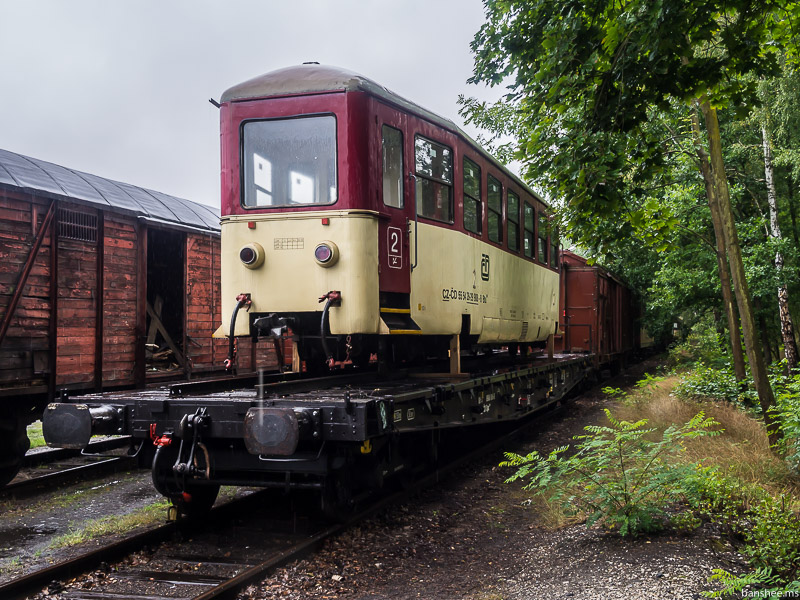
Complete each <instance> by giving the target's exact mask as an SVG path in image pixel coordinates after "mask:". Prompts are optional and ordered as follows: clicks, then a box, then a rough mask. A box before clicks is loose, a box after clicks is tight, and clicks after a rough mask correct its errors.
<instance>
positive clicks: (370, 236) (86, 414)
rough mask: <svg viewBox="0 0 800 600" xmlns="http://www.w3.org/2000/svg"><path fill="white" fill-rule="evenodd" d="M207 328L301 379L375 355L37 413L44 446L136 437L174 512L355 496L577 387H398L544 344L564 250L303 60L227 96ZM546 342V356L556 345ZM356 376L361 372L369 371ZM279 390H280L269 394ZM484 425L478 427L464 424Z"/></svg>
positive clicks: (449, 148)
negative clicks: (437, 361)
mask: <svg viewBox="0 0 800 600" xmlns="http://www.w3.org/2000/svg"><path fill="white" fill-rule="evenodd" d="M220 112H221V138H222V219H221V236H222V242H221V267H222V274H221V289H222V291H221V294H222V303H223V308H222V325H221V326H220V328H219V329H218V330H217V332H216V334H215V335H216V336H218V337H220V336H223V337H227V338H228V339H229V342H230V346H229V353H228V358H227V364H228V366H229V367H231V368H233V367H235V365H236V364H237V361H238V360H239V358H238V357H237V356H236V353H235V345H234V341H235V340H236V339H237V338H242V339H247V338H255V339H258V338H259V337H264V336H265V337H267V338H269V337H272V338H276V339H277V338H284V339H285V338H286V337H287V336H291V338H292V339H293V340H294V341H295V342H296V347H297V348H298V352H299V355H300V358H301V359H302V360H303V361H305V365H306V370H308V371H325V370H327V369H328V368H329V367H331V366H332V365H335V364H337V363H339V362H344V363H348V362H352V363H355V364H356V365H357V366H356V368H354V369H353V370H354V371H358V365H359V364H361V365H364V364H365V363H366V362H368V361H369V359H370V356H371V355H375V354H377V356H378V357H379V361H381V363H382V364H392V365H394V366H395V367H396V368H395V369H386V370H385V371H384V372H383V373H382V372H381V371H376V373H377V374H376V375H375V379H373V380H371V381H367V382H366V383H365V382H363V381H362V382H361V383H360V384H359V385H350V386H340V387H338V388H334V389H315V383H314V381H313V380H311V381H310V382H309V381H306V380H301V381H300V382H299V383H298V386H299V387H297V388H296V389H294V390H293V391H288V390H287V388H286V387H285V386H284V387H278V388H270V387H269V386H267V387H261V388H260V392H261V393H260V394H259V395H256V394H255V393H253V392H252V391H250V392H238V393H219V394H212V395H205V396H196V395H192V394H188V395H187V394H182V393H181V392H178V393H176V394H174V395H171V396H169V397H167V396H165V395H161V396H159V395H158V394H156V393H153V394H149V395H146V396H139V397H133V396H115V397H98V398H92V399H88V400H86V401H81V402H80V403H54V404H51V405H50V406H48V408H47V411H46V413H45V419H44V426H45V427H44V433H45V438H46V439H47V441H48V444H50V445H54V446H62V447H77V448H79V447H83V446H84V445H85V444H86V443H87V442H88V439H89V436H90V435H91V434H92V433H97V432H99V431H101V430H105V431H115V432H120V433H130V434H131V435H133V436H134V439H135V440H137V448H139V449H140V450H139V451H140V458H143V460H144V461H145V462H146V463H147V464H150V466H151V468H152V471H153V480H154V483H155V485H156V487H157V488H158V489H159V490H160V491H161V492H162V493H164V494H165V495H166V496H169V497H170V498H172V499H173V501H174V502H175V503H176V504H177V505H178V506H179V508H180V509H181V510H183V511H185V512H193V511H198V510H204V509H206V508H208V507H209V505H210V504H211V503H212V502H213V500H214V498H215V496H216V493H217V490H218V488H219V485H221V484H234V485H256V486H263V487H269V486H280V487H286V488H293V487H294V488H314V489H320V490H321V491H322V498H323V504H324V505H327V506H337V505H340V504H347V501H348V500H347V499H348V498H349V495H350V493H351V492H352V491H353V490H354V489H362V488H363V489H369V488H375V487H380V486H381V485H382V484H383V481H384V479H385V478H387V477H392V476H396V475H398V474H400V473H407V472H409V471H413V470H414V469H415V468H417V467H419V466H421V465H426V464H428V465H429V464H433V463H435V461H436V457H437V455H438V453H439V451H440V450H442V449H443V448H446V447H447V446H448V444H450V443H451V442H452V440H454V439H455V438H457V437H459V436H461V437H464V436H466V437H467V438H469V439H472V438H471V436H473V435H477V432H478V430H481V431H485V430H486V429H490V428H492V425H494V424H497V423H507V422H510V421H516V420H519V419H522V418H525V417H527V416H529V415H530V414H531V413H532V412H535V411H536V410H540V409H544V408H546V407H548V406H551V405H552V404H553V403H554V402H558V401H560V400H561V399H562V398H564V396H565V395H566V394H567V393H569V391H570V390H572V389H573V388H574V387H575V386H577V385H579V384H580V383H581V381H583V380H584V378H585V374H586V370H587V369H589V368H591V358H590V357H589V356H587V355H571V356H560V357H555V358H553V359H552V360H534V359H533V358H529V359H528V360H527V361H525V362H524V363H518V364H517V366H516V367H514V368H511V369H509V370H505V371H502V372H497V373H493V374H491V375H484V376H481V377H475V378H472V379H469V378H463V377H461V378H460V377H458V376H455V377H451V378H450V379H444V380H436V379H434V380H424V381H421V382H420V381H416V382H415V381H407V380H405V379H403V377H402V374H403V370H402V367H403V363H410V362H413V361H414V360H415V359H416V358H419V357H424V356H426V355H429V354H438V353H439V352H440V351H449V353H450V358H451V362H450V371H451V373H449V374H448V375H449V376H450V375H457V373H455V372H457V371H459V363H458V357H459V356H460V351H461V346H462V345H468V346H470V347H472V346H492V345H494V346H501V345H502V346H507V347H510V348H517V349H518V348H519V346H520V345H521V346H523V347H527V346H529V345H532V344H539V345H541V344H544V343H545V342H546V341H547V340H548V339H549V338H552V336H553V335H554V334H555V333H556V332H557V330H558V303H559V250H558V239H557V235H556V231H554V230H553V229H552V228H551V226H550V217H549V211H548V207H547V206H546V204H545V203H544V202H543V201H542V199H541V198H539V197H538V196H537V195H536V194H534V193H533V192H532V191H531V190H530V189H528V188H527V187H526V186H525V185H524V184H523V183H522V182H521V181H520V180H519V179H518V178H516V177H515V176H514V175H512V174H511V173H510V172H508V171H507V170H506V169H505V168H504V167H503V166H502V165H500V164H499V163H498V162H497V161H496V160H494V159H493V158H492V157H491V156H490V155H488V154H487V153H486V152H484V151H483V150H482V149H481V148H480V147H479V146H478V144H476V143H475V142H473V141H472V140H471V139H470V138H469V137H468V136H467V135H466V134H465V133H463V132H462V131H461V130H460V129H459V128H458V127H457V126H455V125H454V124H453V123H452V122H451V121H449V120H446V119H443V118H441V117H439V116H437V115H435V114H433V113H431V112H430V111H428V110H426V109H424V108H422V107H420V106H417V105H416V104H413V103H411V102H409V101H407V100H405V99H403V98H401V97H400V96H398V95H396V94H394V93H392V92H390V91H388V90H387V89H386V88H384V87H382V86H380V85H378V84H377V83H375V82H373V81H371V80H369V79H367V78H364V77H362V76H360V75H357V74H355V73H352V72H349V71H345V70H342V69H338V68H332V67H323V66H320V65H318V64H306V65H302V66H298V67H290V68H287V69H282V70H278V71H273V72H271V73H267V74H266V75H263V76H261V77H257V78H255V79H252V80H250V81H247V82H245V83H243V84H240V85H237V86H234V87H232V88H231V89H229V90H228V91H226V92H225V93H224V94H223V96H222V99H221V103H220ZM551 348H552V346H551ZM364 372H365V373H367V374H368V373H369V372H370V371H369V370H364ZM270 390H274V391H272V392H271V391H270ZM476 426H483V427H476Z"/></svg>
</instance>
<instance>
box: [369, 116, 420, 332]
mask: <svg viewBox="0 0 800 600" xmlns="http://www.w3.org/2000/svg"><path fill="white" fill-rule="evenodd" d="M376 113H377V121H376V124H377V128H376V129H377V130H376V132H375V137H376V139H377V152H378V156H377V161H376V162H377V165H378V171H379V175H378V203H379V207H380V208H379V210H380V212H381V219H380V225H379V227H378V232H379V240H378V252H379V255H380V258H379V265H380V275H379V283H380V305H381V313H382V316H384V314H383V313H387V314H395V315H399V314H408V313H405V311H407V310H408V309H409V308H410V306H409V297H410V292H411V267H410V265H411V262H410V260H411V258H412V257H411V252H410V250H411V248H410V246H409V228H410V227H413V224H414V206H413V204H414V202H413V187H412V185H411V182H410V181H409V171H410V170H411V165H412V164H413V163H412V162H411V160H410V159H411V156H410V152H411V150H410V148H411V145H410V143H409V140H408V139H407V137H408V136H407V133H408V132H407V125H406V116H405V115H404V114H403V113H401V112H399V111H396V110H394V109H393V108H391V107H389V106H387V105H385V104H381V103H380V102H376ZM401 310H402V311H404V312H403V313H400V312H394V311H401ZM384 320H386V319H384ZM390 328H392V327H391V326H390Z"/></svg>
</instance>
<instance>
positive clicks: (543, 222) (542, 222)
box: [539, 213, 550, 264]
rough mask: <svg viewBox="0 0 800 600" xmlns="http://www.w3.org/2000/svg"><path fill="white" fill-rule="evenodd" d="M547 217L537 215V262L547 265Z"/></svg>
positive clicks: (540, 214)
mask: <svg viewBox="0 0 800 600" xmlns="http://www.w3.org/2000/svg"><path fill="white" fill-rule="evenodd" d="M549 224H550V223H549V221H548V220H547V215H545V214H542V213H539V262H541V263H544V264H547V229H548V227H549Z"/></svg>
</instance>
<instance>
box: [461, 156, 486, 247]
mask: <svg viewBox="0 0 800 600" xmlns="http://www.w3.org/2000/svg"><path fill="white" fill-rule="evenodd" d="M482 219H483V215H482V213H481V168H480V167H479V166H478V165H476V164H475V163H474V162H472V161H471V160H470V159H468V158H465V159H464V229H466V230H467V231H471V232H473V233H478V234H479V233H480V232H481V220H482Z"/></svg>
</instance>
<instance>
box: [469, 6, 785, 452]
mask: <svg viewBox="0 0 800 600" xmlns="http://www.w3.org/2000/svg"><path fill="white" fill-rule="evenodd" d="M485 6H486V15H487V22H486V23H485V24H484V25H483V27H482V28H481V29H480V31H479V32H478V33H477V34H476V36H475V38H474V40H473V44H472V49H473V51H474V53H475V69H474V76H473V77H472V79H471V81H472V82H486V83H489V84H492V85H496V84H499V83H501V82H504V81H510V84H509V92H508V94H507V95H506V101H507V102H510V103H513V104H514V106H515V109H516V111H517V116H516V121H515V123H516V124H517V127H518V131H517V133H518V134H519V133H524V136H522V137H521V138H520V142H519V146H518V147H517V152H516V157H517V158H518V159H519V160H521V161H522V162H523V165H524V167H525V175H526V176H527V177H528V179H530V180H536V181H539V182H540V183H541V184H542V186H543V187H544V188H545V190H546V191H547V192H548V193H549V195H550V197H551V198H554V199H556V200H557V201H560V203H561V207H562V210H563V212H564V215H565V221H566V222H567V223H569V224H570V225H571V229H570V233H571V235H572V237H573V238H574V239H576V241H578V242H585V243H590V240H592V238H595V237H596V236H598V235H603V234H606V235H607V234H608V223H609V221H611V222H613V221H614V220H616V221H619V220H620V219H624V220H626V221H627V222H628V223H630V224H631V225H632V226H634V227H635V226H636V225H637V223H640V222H642V221H643V220H646V219H649V218H650V213H651V212H652V211H648V210H647V208H646V207H647V203H646V202H645V199H646V197H647V196H648V193H649V190H648V188H649V187H650V186H651V185H652V182H653V179H654V178H657V177H658V176H659V173H660V171H661V170H662V169H663V168H664V165H665V161H666V159H667V156H666V150H665V148H664V145H663V140H662V139H660V138H659V136H652V135H650V128H649V127H648V121H649V118H650V116H651V115H652V113H653V111H654V110H669V109H670V103H671V102H674V101H678V102H683V103H686V104H695V103H696V105H697V106H698V107H699V108H700V109H701V112H702V115H703V118H704V123H705V128H706V135H707V138H708V141H709V147H708V157H709V161H708V162H709V166H710V170H711V173H710V176H711V182H710V183H711V185H712V186H713V190H714V193H713V194H711V195H710V196H709V198H708V200H709V206H710V207H711V210H712V212H714V213H716V214H717V215H718V217H719V218H718V219H715V223H717V224H718V227H719V230H720V239H721V240H722V241H723V244H724V248H725V251H726V254H727V256H728V261H729V265H730V269H731V276H732V283H733V288H734V292H735V296H736V301H737V305H738V308H739V314H740V318H741V321H742V330H743V334H744V339H745V347H746V350H747V356H748V360H749V362H750V367H751V372H752V374H753V380H754V384H755V387H756V390H757V392H758V396H759V402H760V404H761V407H762V411H763V414H764V419H765V421H766V423H767V425H768V427H770V429H772V428H771V417H770V415H769V412H768V409H769V408H770V407H771V406H772V404H773V403H774V398H773V396H772V390H771V388H770V386H769V382H768V380H767V376H766V367H765V364H764V360H763V357H762V356H761V352H760V345H759V341H758V337H757V336H756V328H755V322H754V317H753V308H752V305H751V299H750V294H749V290H748V286H747V280H746V278H745V275H744V267H743V263H742V256H741V249H740V247H739V242H738V235H737V231H736V226H735V223H734V220H733V214H732V211H731V205H730V195H729V188H728V181H727V176H726V173H725V166H724V162H723V159H722V147H721V143H720V135H719V123H718V117H717V108H722V107H734V108H737V109H747V108H748V107H749V106H751V105H752V104H753V103H754V102H755V100H756V93H755V91H756V86H755V82H754V81H753V79H752V77H751V78H748V77H744V75H748V74H752V75H754V76H756V77H766V76H771V75H773V74H775V73H776V72H777V68H778V61H777V59H776V53H777V47H776V42H777V41H781V40H784V39H787V38H788V37H789V36H790V34H791V31H792V30H793V27H795V26H796V24H797V10H798V9H797V5H796V4H794V3H790V4H787V3H785V2H775V1H769V0H767V1H764V2H756V1H752V0H731V1H729V2H721V1H720V0H660V1H651V0H628V1H625V0H623V1H622V2H610V1H608V0H584V1H581V0H567V1H566V2H561V1H560V2H554V1H553V0H485ZM481 108H482V107H481V105H480V104H478V103H474V102H472V103H470V102H466V103H465V106H464V114H465V115H466V116H467V117H468V119H471V120H476V121H477V120H478V118H477V117H476V115H478V114H479V113H480V112H481ZM542 175H546V179H544V180H543V179H542ZM656 212H657V211H656ZM665 226H668V224H666V223H665ZM773 431H774V430H773ZM773 439H774V435H773Z"/></svg>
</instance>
